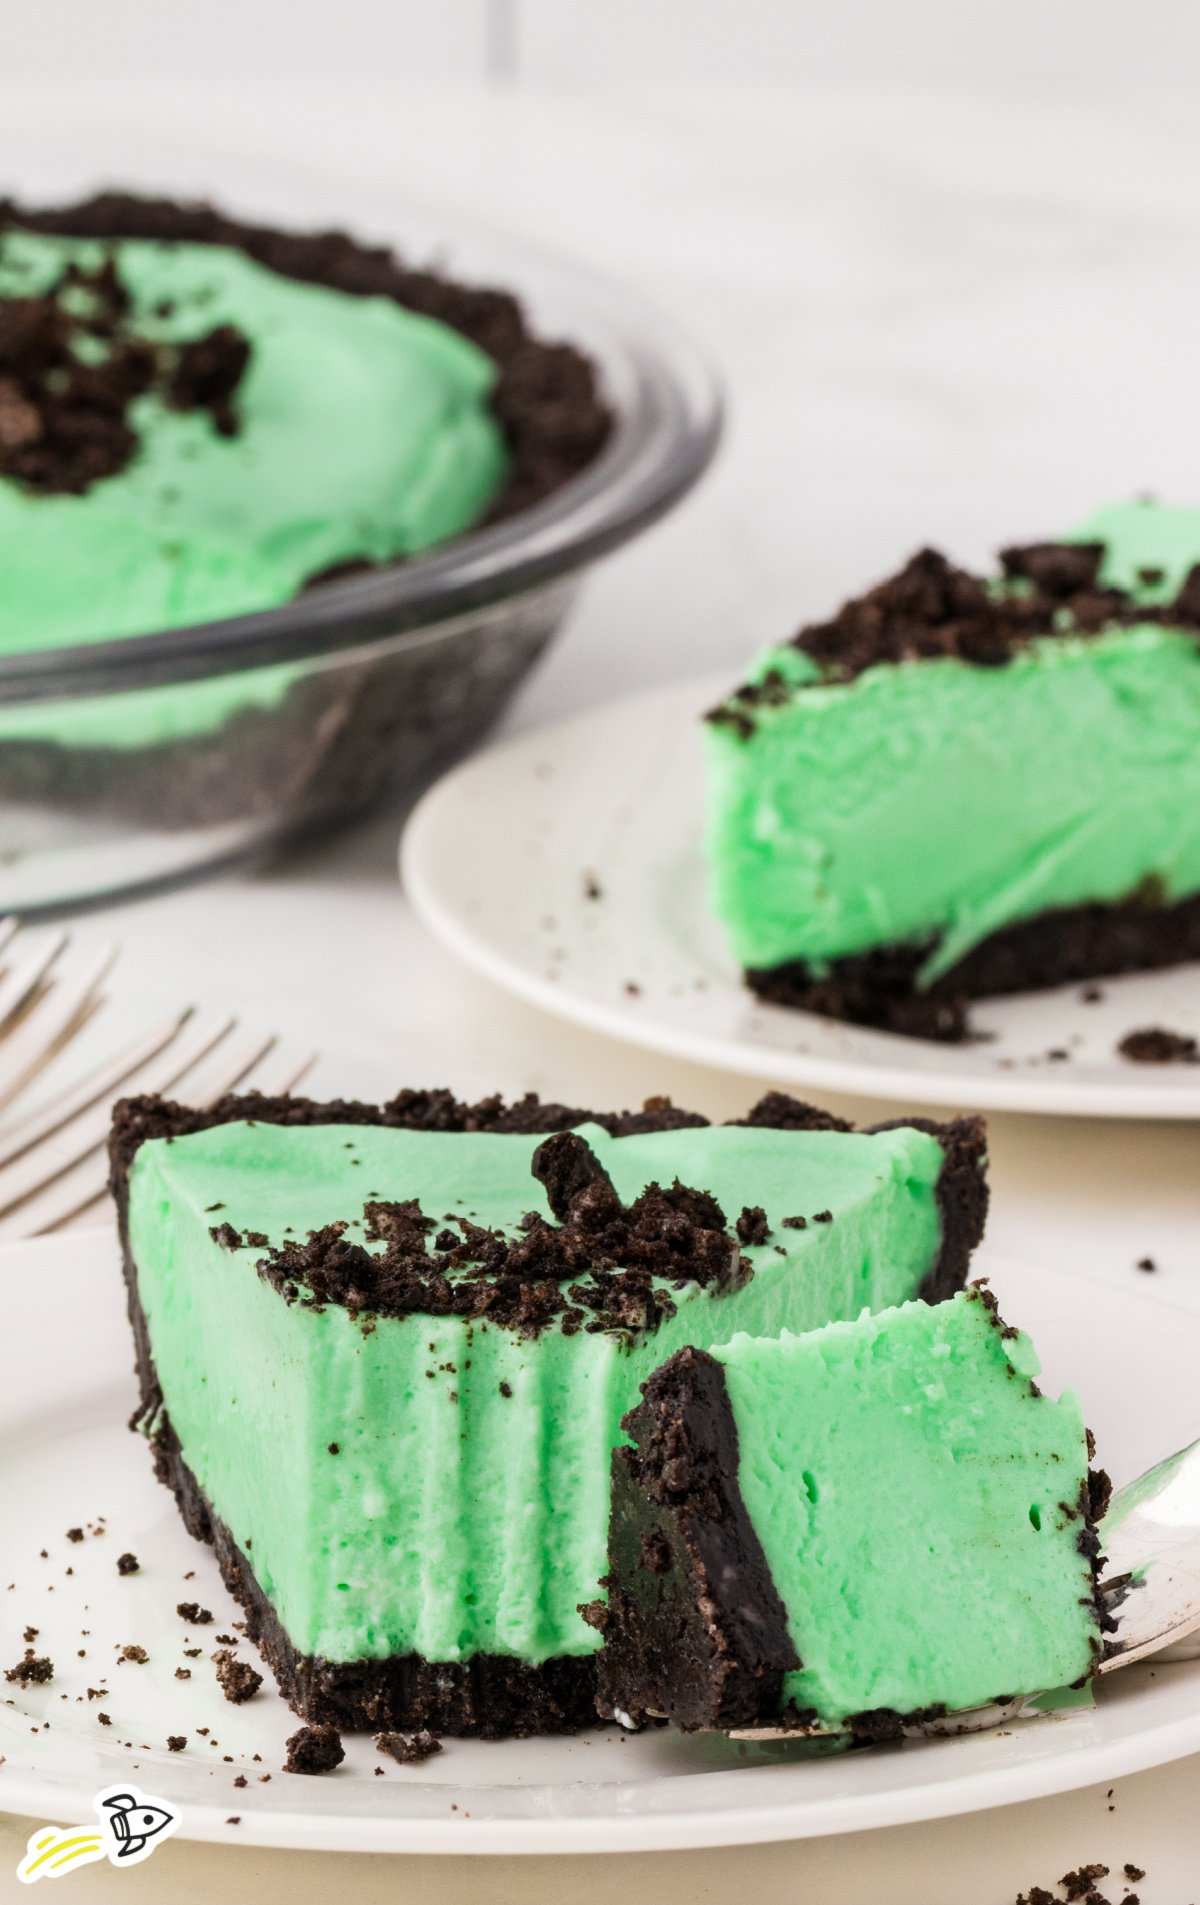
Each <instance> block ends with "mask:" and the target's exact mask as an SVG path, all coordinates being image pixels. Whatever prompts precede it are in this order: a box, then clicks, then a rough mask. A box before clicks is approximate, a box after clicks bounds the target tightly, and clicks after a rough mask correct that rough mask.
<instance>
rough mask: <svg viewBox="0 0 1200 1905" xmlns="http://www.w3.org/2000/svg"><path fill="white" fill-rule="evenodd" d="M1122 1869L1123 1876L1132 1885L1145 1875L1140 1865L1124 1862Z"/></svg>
mask: <svg viewBox="0 0 1200 1905" xmlns="http://www.w3.org/2000/svg"><path fill="white" fill-rule="evenodd" d="M1122 1870H1123V1871H1124V1873H1125V1877H1126V1878H1127V1879H1128V1880H1129V1881H1130V1883H1131V1884H1132V1885H1137V1884H1139V1883H1140V1881H1141V1880H1142V1879H1144V1878H1145V1876H1146V1874H1145V1873H1144V1872H1143V1871H1142V1868H1141V1866H1140V1865H1129V1864H1128V1863H1126V1864H1125V1865H1124V1866H1123V1867H1122Z"/></svg>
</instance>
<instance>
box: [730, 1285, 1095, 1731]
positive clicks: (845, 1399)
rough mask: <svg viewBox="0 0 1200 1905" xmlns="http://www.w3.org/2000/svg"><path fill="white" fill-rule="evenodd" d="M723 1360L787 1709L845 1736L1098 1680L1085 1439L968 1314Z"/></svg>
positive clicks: (886, 1323)
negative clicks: (791, 1652)
mask: <svg viewBox="0 0 1200 1905" xmlns="http://www.w3.org/2000/svg"><path fill="white" fill-rule="evenodd" d="M714 1354H715V1355H716V1356H717V1358H718V1360H719V1361H720V1362H721V1363H722V1364H723V1365H724V1369H725V1380H726V1385H727V1389H728V1393H729V1398H730V1402H731V1404H732V1408H733V1414H734V1420H735V1422H736V1425H737V1434H738V1485H739V1488H740V1490H741V1494H742V1498H743V1500H744V1502H745V1504H746V1507H747V1509H748V1511H749V1514H750V1518H751V1520H752V1521H753V1523H754V1526H755V1529H756V1530H757V1533H758V1537H759V1540H760V1541H761V1543H762V1546H763V1550H764V1552H765V1554H766V1558H767V1562H768V1565H769V1567H770V1570H771V1575H772V1578H773V1579H774V1582H775V1586H776V1588H777V1589H778V1591H779V1593H780V1595H781V1597H782V1599H783V1601H784V1603H785V1605H786V1607H787V1611H788V1628H789V1632H790V1635H791V1638H792V1640H793V1642H794V1644H795V1647H796V1651H797V1653H798V1654H799V1656H800V1659H801V1661H802V1662H803V1667H802V1669H801V1670H800V1671H799V1672H796V1673H790V1674H788V1675H786V1676H785V1682H784V1700H785V1703H787V1702H794V1703H795V1705H796V1706H797V1707H799V1708H802V1709H803V1708H815V1709H816V1712H817V1715H818V1717H819V1718H820V1719H821V1720H823V1721H825V1722H828V1723H831V1724H836V1723H838V1722H841V1721H843V1720H845V1719H847V1718H848V1717H849V1716H850V1715H852V1714H857V1713H863V1712H868V1711H871V1710H873V1709H876V1708H880V1707H885V1708H891V1709H893V1710H895V1711H896V1712H898V1713H902V1714H907V1713H911V1712H913V1711H914V1710H915V1709H918V1708H921V1707H927V1706H933V1705H936V1704H938V1703H944V1704H945V1705H946V1706H948V1707H950V1708H959V1707H969V1706H975V1705H982V1704H986V1703H987V1702H990V1701H992V1700H995V1699H996V1698H998V1697H1000V1696H1002V1695H1006V1694H1007V1695H1016V1694H1022V1693H1035V1692H1040V1691H1042V1690H1044V1689H1049V1688H1056V1687H1061V1686H1067V1685H1069V1684H1071V1683H1072V1682H1073V1681H1076V1680H1078V1679H1080V1678H1081V1677H1082V1676H1083V1675H1085V1674H1087V1673H1088V1672H1089V1671H1090V1670H1091V1667H1092V1665H1093V1660H1094V1648H1095V1643H1096V1641H1097V1639H1098V1630H1097V1625H1096V1617H1095V1608H1094V1602H1093V1585H1092V1578H1091V1570H1090V1566H1089V1563H1088V1561H1087V1559H1086V1557H1085V1556H1084V1555H1083V1554H1081V1552H1080V1550H1079V1546H1078V1537H1079V1534H1080V1530H1081V1527H1082V1522H1081V1520H1080V1515H1079V1499H1080V1492H1081V1489H1082V1488H1083V1487H1084V1486H1085V1484H1086V1480H1087V1465H1088V1457H1087V1438H1086V1434H1085V1430H1084V1426H1083V1420H1082V1417H1081V1415H1080V1411H1079V1404H1078V1401H1077V1399H1076V1398H1075V1396H1074V1395H1073V1394H1070V1393H1068V1394H1065V1395H1063V1396H1061V1397H1060V1398H1059V1399H1058V1400H1057V1401H1055V1400H1053V1399H1051V1398H1050V1397H1048V1396H1044V1395H1039V1394H1037V1393H1036V1392H1035V1390H1034V1389H1033V1388H1031V1386H1030V1378H1031V1377H1033V1376H1035V1375H1036V1374H1037V1371H1038V1361H1037V1357H1036V1355H1035V1354H1034V1350H1033V1346H1032V1344H1031V1343H1030V1342H1029V1339H1028V1338H1027V1337H1025V1336H1020V1335H1018V1336H1013V1337H1009V1338H1005V1337H1004V1336H1003V1335H1002V1334H1001V1331H1000V1329H999V1328H998V1327H997V1326H996V1324H995V1323H994V1322H993V1320H992V1318H991V1316H990V1314H989V1312H988V1310H987V1309H986V1308H985V1307H984V1305H983V1304H982V1303H981V1302H980V1301H978V1300H977V1299H976V1298H974V1297H971V1296H966V1295H964V1296H958V1297H955V1298H953V1299H952V1300H951V1301H950V1302H948V1303H941V1304H938V1305H936V1306H934V1307H930V1306H928V1305H926V1304H907V1305H905V1306H904V1308H902V1309H898V1310H893V1311H891V1312H888V1313H886V1314H884V1315H882V1316H876V1317H871V1318H865V1319H863V1320H861V1321H859V1322H856V1323H835V1324H834V1325H833V1326H832V1327H831V1328H829V1329H825V1330H821V1331H819V1332H816V1333H814V1334H812V1335H810V1336H807V1337H805V1338H802V1339H798V1338H795V1337H788V1336H785V1337H784V1338H783V1339H782V1340H780V1341H777V1342H755V1341H752V1340H751V1339H749V1338H748V1337H744V1336H740V1337H737V1338H736V1339H735V1340H734V1341H733V1342H732V1343H729V1344H728V1345H726V1346H725V1347H724V1348H720V1349H717V1350H716V1351H715V1352H714Z"/></svg>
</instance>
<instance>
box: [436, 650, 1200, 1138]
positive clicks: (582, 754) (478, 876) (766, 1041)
mask: <svg viewBox="0 0 1200 1905" xmlns="http://www.w3.org/2000/svg"><path fill="white" fill-rule="evenodd" d="M728 685H729V684H728V679H727V678H722V679H720V680H711V681H704V682H699V683H698V682H696V681H689V682H684V683H675V684H673V685H672V686H671V687H669V688H660V689H656V690H654V691H653V692H651V693H647V694H640V695H637V696H634V697H631V698H630V699H628V700H625V701H619V702H615V703H612V704H609V705H607V706H605V707H602V708H598V709H596V710H594V711H593V712H591V713H589V714H586V715H583V716H580V717H577V718H576V719H574V720H570V721H564V722H561V723H559V724H557V725H556V726H553V727H548V728H543V729H541V730H539V731H538V732H536V733H533V734H528V735H522V736H520V737H519V738H518V739H517V740H515V741H509V742H506V743H503V744H502V745H500V746H498V747H493V748H490V749H489V750H488V751H487V752H486V753H484V754H480V755H477V756H476V757H475V758H474V759H472V760H470V761H468V762H467V763H466V764H465V765H464V766H462V767H459V768H456V769H455V770H454V772H453V773H451V774H449V775H447V776H446V778H445V779H444V780H442V781H440V782H439V783H438V785H437V786H436V787H435V788H434V789H433V790H432V792H430V793H429V794H427V795H426V796H425V798H424V800H423V801H422V802H421V804H420V805H419V806H418V808H417V809H416V811H415V813H414V814H413V817H412V819H411V820H410V822H409V824H408V827H407V829H406V832H405V835H404V840H403V843H402V851H401V864H402V869H403V875H404V882H405V886H406V888H407V891H408V893H409V895H410V897H411V899H412V902H413V904H414V906H415V907H416V909H417V911H418V912H419V913H420V915H421V917H422V918H423V919H424V920H425V922H426V924H427V925H428V926H429V927H431V929H432V930H433V931H434V932H435V933H436V934H437V935H438V937H439V938H440V939H441V940H442V941H443V942H444V943H445V944H446V945H447V946H448V947H449V948H450V949H451V951H452V952H454V953H456V954H457V955H458V956H459V957H460V958H462V959H464V960H465V961H466V962H467V963H468V964H469V965H472V966H474V967H475V968H476V969H477V970H478V971H480V972H481V973H483V974H484V975H485V976H486V977H487V978H489V979H491V980H493V981H494V982H495V983H496V984H497V985H501V986H504V987H506V988H507V989H508V990H509V991H511V992H515V993H517V994H519V995H520V996H521V997H522V998H525V999H528V1000H530V1001H532V1003H533V1004H535V1005H538V1006H541V1007H542V1008H543V1009H544V1010H546V1011H549V1012H554V1013H557V1014H560V1015H561V1016H562V1017H564V1018H569V1019H574V1020H577V1021H579V1022H580V1023H581V1024H583V1025H588V1026H591V1027H592V1028H593V1029H594V1030H596V1031H600V1032H606V1033H608V1034H610V1035H613V1036H616V1037H618V1038H625V1039H629V1040H632V1041H633V1043H635V1044H638V1045H645V1046H649V1047H650V1048H651V1049H652V1050H655V1051H660V1052H669V1053H671V1054H673V1055H674V1056H676V1057H678V1058H687V1059H694V1060H697V1061H699V1062H700V1063H702V1064H709V1065H716V1066H720V1067H721V1068H722V1069H724V1070H728V1071H736V1072H740V1073H749V1074H751V1075H752V1076H754V1077H758V1078H767V1079H770V1080H771V1081H772V1082H773V1083H774V1084H785V1083H786V1084H793V1085H803V1086H815V1087H818V1088H820V1087H825V1088H827V1089H829V1090H833V1091H843V1092H852V1093H855V1092H856V1093H859V1094H862V1095H865V1096H870V1097H880V1098H899V1099H904V1100H905V1101H907V1102H910V1103H924V1104H937V1105H964V1104H967V1105H970V1106H972V1107H973V1108H975V1109H979V1110H985V1109H994V1110H1012V1111H1038V1112H1064V1113H1083V1114H1085V1115H1089V1116H1093V1117H1120V1118H1194V1117H1200V1067H1196V1066H1188V1065H1174V1066H1170V1065H1168V1066H1162V1067H1153V1066H1146V1065H1135V1064H1130V1063H1129V1061H1128V1060H1124V1059H1121V1058H1120V1057H1119V1056H1118V1055H1117V1051H1116V1046H1117V1042H1118V1040H1119V1039H1121V1038H1122V1037H1123V1036H1124V1035H1125V1033H1126V1032H1129V1031H1131V1030H1133V1029H1135V1028H1137V1027H1139V1026H1149V1025H1165V1026H1168V1027H1170V1028H1171V1029H1172V1030H1175V1031H1181V1032H1187V1033H1190V1034H1192V1035H1193V1036H1200V967H1196V966H1190V967H1187V966H1185V967H1179V968H1176V969H1175V970H1174V971H1171V972H1167V973H1151V974H1147V975H1144V976H1138V977H1131V978H1126V979H1119V980H1105V981H1104V982H1103V993H1104V997H1103V999H1102V1000H1101V1001H1100V1002H1099V1003H1097V1004H1087V1003H1085V1002H1084V1001H1083V1000H1082V998H1081V989H1080V988H1079V987H1078V986H1072V987H1064V988H1063V989H1061V990H1059V991H1056V992H1048V993H1028V994H1025V995H1024V996H1022V997H1018V998H1010V999H1006V1000H1002V1001H989V1002H987V1003H984V1004H982V1005H980V1006H978V1007H977V1008H975V1010H974V1013H973V1019H974V1022H975V1024H976V1026H977V1027H978V1029H979V1030H980V1031H981V1032H987V1033H989V1034H991V1035H992V1036H991V1037H990V1038H989V1040H988V1042H987V1043H979V1044H970V1045H962V1046H946V1045H932V1044H929V1043H927V1042H925V1041H922V1040H919V1039H908V1038H900V1037H897V1036H896V1035H894V1034H892V1033H887V1032H870V1031H865V1030H863V1029H861V1028H859V1027H856V1026H847V1025H840V1024H838V1023H836V1022H835V1021H833V1020H829V1019H820V1018H816V1017H814V1016H813V1014H811V1013H807V1012H792V1011H788V1010H786V1009H784V1008H782V1007H778V1006H769V1005H764V1004H761V1003H760V1002H758V1001H757V1000H755V998H754V997H753V995H752V994H751V993H750V992H748V991H747V989H746V988H745V987H744V986H743V984H742V982H741V978H740V975H739V973H738V970H737V968H736V966H735V964H734V962H733V960H732V958H731V956H730V953H729V950H728V948H727V946H726V945H725V941H724V935H723V933H722V931H721V928H720V926H719V925H718V923H717V921H716V920H715V919H714V918H713V917H712V915H711V913H710V911H709V907H708V904H707V898H706V893H705V874H704V866H703V862H702V859H701V853H700V829H701V822H702V814H703V806H704V792H703V783H702V773H701V757H700V727H699V716H700V714H701V713H702V711H703V710H704V709H705V708H707V707H711V706H712V705H713V703H714V702H715V701H716V700H717V699H718V698H719V696H720V694H721V693H722V692H723V691H724V690H725V689H726V688H727V687H728ZM589 880H593V881H595V882H596V883H597V884H598V885H599V888H600V897H599V898H589V897H588V893H589V884H588V883H589ZM631 987H634V988H636V990H631V989H630V988H631ZM1051 1052H1059V1053H1061V1052H1066V1053H1067V1054H1068V1057H1067V1058H1066V1059H1065V1060H1064V1059H1061V1058H1059V1059H1053V1058H1051V1057H1050V1056H1049V1054H1050V1053H1051Z"/></svg>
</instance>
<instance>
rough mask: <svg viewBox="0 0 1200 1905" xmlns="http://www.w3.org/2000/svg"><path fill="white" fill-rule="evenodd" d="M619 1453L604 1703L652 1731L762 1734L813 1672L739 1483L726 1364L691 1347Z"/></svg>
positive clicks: (647, 1399) (668, 1367)
mask: <svg viewBox="0 0 1200 1905" xmlns="http://www.w3.org/2000/svg"><path fill="white" fill-rule="evenodd" d="M621 1426H622V1427H623V1428H624V1429H625V1430H626V1431H627V1432H628V1434H629V1435H630V1436H631V1437H632V1438H633V1442H634V1444H635V1446H634V1447H632V1448H620V1449H614V1451H613V1458H612V1511H611V1533H610V1549H609V1567H610V1571H609V1575H608V1577H607V1580H606V1581H605V1582H604V1583H603V1585H604V1586H605V1587H606V1588H607V1589H608V1606H607V1608H602V1607H597V1608H595V1609H592V1610H590V1611H589V1612H590V1618H591V1619H592V1620H593V1622H594V1624H595V1625H597V1626H598V1627H599V1629H600V1632H601V1633H602V1634H603V1636H604V1647H603V1650H602V1651H601V1654H600V1657H599V1667H598V1673H597V1701H596V1704H597V1707H598V1709H599V1711H600V1714H601V1716H602V1717H603V1718H604V1719H608V1720H612V1719H618V1720H620V1721H621V1722H622V1724H623V1725H632V1726H641V1725H642V1724H644V1722H645V1721H646V1720H647V1719H648V1718H650V1717H652V1716H653V1717H657V1716H665V1717H666V1718H667V1719H669V1720H671V1721H673V1722H674V1724H675V1725H676V1726H679V1727H682V1728H684V1729H685V1730H686V1731H694V1730H695V1729H696V1728H698V1727H720V1728H726V1729H728V1728H731V1727H741V1726H752V1725H754V1723H755V1722H756V1721H757V1720H758V1719H759V1718H760V1717H761V1716H762V1715H763V1714H772V1715H775V1714H777V1713H778V1712H779V1707H780V1703H781V1696H782V1687H783V1676H784V1675H785V1674H786V1673H790V1672H792V1671H793V1670H794V1669H796V1668H798V1667H799V1666H800V1665H801V1664H802V1663H801V1661H800V1657H799V1655H798V1654H797V1653H796V1649H795V1647H794V1645H793V1644H792V1640H791V1637H790V1635H789V1633H788V1626H787V1609H786V1607H785V1606H784V1603H783V1601H782V1600H781V1599H780V1597H779V1594H778V1592H777V1591H776V1588H775V1583H774V1582H773V1580H772V1579H771V1571H770V1568H769V1567H768V1565H767V1558H766V1556H765V1554H764V1553H763V1550H762V1544H761V1543H760V1541H759V1539H758V1536H757V1534H756V1533H755V1531H754V1524H753V1523H752V1521H751V1520H750V1516H749V1514H748V1513H747V1511H746V1506H745V1503H744V1502H743V1500H742V1497H741V1493H740V1491H739V1489H738V1485H737V1473H738V1441H737V1428H736V1425H735V1423H734V1419H733V1410H732V1408H731V1407H730V1403H729V1396H728V1393H727V1391H726V1387H725V1372H724V1370H723V1369H722V1367H721V1365H720V1363H718V1362H717V1361H716V1359H715V1358H714V1357H712V1356H710V1355H708V1353H707V1352H706V1351H704V1350H699V1349H681V1350H680V1351H679V1352H678V1354H677V1355H675V1356H672V1358H671V1360H670V1362H668V1363H665V1364H664V1365H663V1367H662V1368H661V1369H659V1370H656V1371H655V1373H654V1375H653V1376H652V1377H651V1378H650V1380H649V1382H648V1383H646V1384H645V1385H644V1387H643V1390H642V1400H641V1402H640V1404H639V1405H638V1407H637V1408H636V1409H633V1410H631V1411H630V1413H629V1414H628V1415H627V1416H626V1417H625V1419H624V1422H623V1423H622V1425H621Z"/></svg>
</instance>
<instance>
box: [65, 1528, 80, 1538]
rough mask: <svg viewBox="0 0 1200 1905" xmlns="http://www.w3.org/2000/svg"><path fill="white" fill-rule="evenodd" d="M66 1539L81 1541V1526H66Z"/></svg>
mask: <svg viewBox="0 0 1200 1905" xmlns="http://www.w3.org/2000/svg"><path fill="white" fill-rule="evenodd" d="M67 1540H68V1541H82V1540H83V1529H82V1528H68V1529H67Z"/></svg>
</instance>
